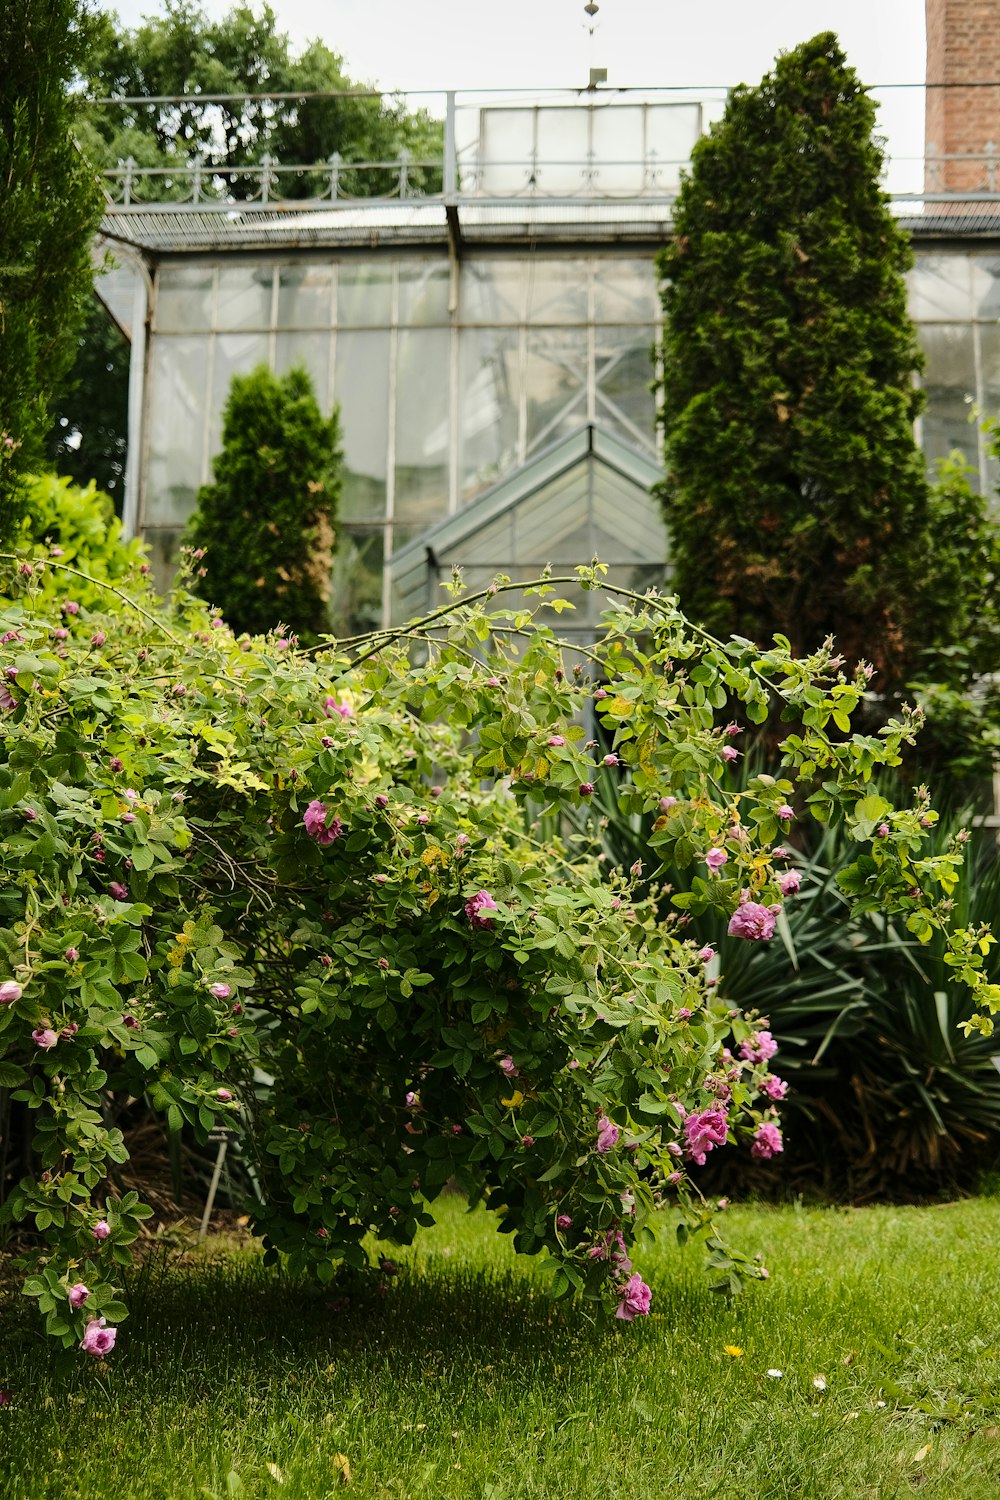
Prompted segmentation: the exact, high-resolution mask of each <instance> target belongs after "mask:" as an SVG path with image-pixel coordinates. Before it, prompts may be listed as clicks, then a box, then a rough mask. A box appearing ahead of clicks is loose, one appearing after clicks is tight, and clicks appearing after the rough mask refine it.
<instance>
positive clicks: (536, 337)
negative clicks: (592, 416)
mask: <svg viewBox="0 0 1000 1500" xmlns="http://www.w3.org/2000/svg"><path fill="white" fill-rule="evenodd" d="M586 372H587V332H586V329H584V328H560V329H553V330H547V331H543V330H540V329H533V330H531V331H530V332H529V334H528V353H527V368H526V369H525V389H526V394H527V451H528V452H529V453H530V452H531V451H532V450H533V449H535V448H538V447H543V446H545V445H546V444H548V443H551V442H554V441H555V439H556V438H559V437H562V436H563V435H564V434H565V433H566V432H570V431H572V430H573V429H574V428H576V427H579V426H580V424H581V423H582V422H584V421H585V420H586V390H585V385H586Z"/></svg>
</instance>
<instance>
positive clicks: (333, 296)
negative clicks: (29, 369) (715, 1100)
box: [101, 91, 1000, 629]
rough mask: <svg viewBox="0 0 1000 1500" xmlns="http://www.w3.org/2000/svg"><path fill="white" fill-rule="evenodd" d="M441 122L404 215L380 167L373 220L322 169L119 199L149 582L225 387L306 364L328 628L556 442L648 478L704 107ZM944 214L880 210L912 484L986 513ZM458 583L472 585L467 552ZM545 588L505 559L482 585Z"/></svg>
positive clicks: (975, 242) (376, 595)
mask: <svg viewBox="0 0 1000 1500" xmlns="http://www.w3.org/2000/svg"><path fill="white" fill-rule="evenodd" d="M445 106H446V107H445V121H446V128H445V137H444V141H445V144H444V151H445V155H444V160H443V162H442V163H441V164H440V170H441V179H440V180H441V183H442V188H441V191H428V190H424V189H421V190H420V191H419V193H418V192H416V191H415V190H414V189H412V188H411V187H410V186H409V180H410V176H411V175H412V173H413V171H414V167H415V164H412V163H408V162H406V161H403V162H401V163H397V164H396V167H395V169H394V175H393V174H389V176H390V177H391V181H390V180H389V177H387V175H386V174H387V172H388V168H387V167H386V166H385V164H382V165H380V166H378V171H379V172H381V173H382V178H385V179H386V182H385V184H383V186H384V191H383V192H381V194H380V196H376V197H370V198H357V197H344V196H343V191H344V189H343V183H342V181H341V179H340V171H339V168H338V167H337V165H336V163H335V164H333V166H331V165H330V164H325V165H323V166H322V167H320V168H316V169H312V171H313V178H314V180H313V181H312V183H311V184H310V185H309V187H308V189H306V190H304V189H303V186H302V182H301V179H302V177H303V170H302V169H299V171H298V173H297V175H295V174H293V176H292V178H291V179H290V178H288V177H287V176H284V175H283V170H284V169H282V168H281V167H280V166H278V165H277V164H274V163H266V164H265V165H264V166H262V167H260V168H257V169H251V170H255V171H256V172H257V175H258V179H259V180H258V182H257V184H256V191H255V192H254V193H253V194H252V195H251V197H250V198H249V199H241V200H240V201H238V202H237V201H236V200H234V199H233V197H232V195H231V194H230V193H228V192H227V184H226V183H225V182H219V181H206V180H205V179H204V178H203V177H202V176H201V175H200V174H199V172H198V169H197V166H196V165H195V166H192V167H191V168H189V169H188V173H187V176H186V177H185V174H184V172H181V171H178V172H175V173H174V175H173V178H172V179H171V191H172V192H173V194H174V197H173V199H171V200H170V201H149V200H150V198H151V186H150V181H149V179H148V177H144V176H143V173H142V172H141V171H140V170H138V169H135V170H133V169H132V168H131V167H129V166H125V167H123V168H122V170H121V171H120V172H119V173H117V174H112V182H111V185H110V191H111V197H112V199H113V201H112V202H111V203H110V204H109V208H108V213H107V216H106V219H105V223H104V231H105V236H106V246H107V247H108V248H110V249H111V250H112V253H113V256H114V258H115V261H116V262H117V269H115V270H113V271H112V272H111V274H110V275H108V276H106V277H104V278H103V280H102V282H101V292H102V295H103V296H104V298H105V300H106V302H107V303H108V305H109V307H110V308H111V310H112V312H113V314H114V316H115V317H116V319H117V321H118V322H119V324H120V325H121V327H122V328H123V330H124V331H125V332H126V334H127V335H128V336H129V337H130V338H131V340H132V375H131V386H130V422H129V426H130V452H131V453H132V454H133V455H138V459H136V458H135V457H133V459H132V462H131V464H130V470H129V474H128V476H127V482H126V497H125V518H126V522H127V525H128V527H129V529H130V530H132V531H138V532H141V533H142V534H143V536H144V537H145V538H146V539H147V540H148V541H149V542H150V543H152V545H153V548H154V556H155V559H156V565H157V570H158V573H159V574H160V576H166V575H167V574H168V573H169V571H170V568H171V564H172V560H173V558H174V556H175V554H176V547H177V545H178V540H179V537H180V535H181V532H182V529H183V526H184V523H185V521H186V519H187V517H188V515H189V514H190V512H191V509H192V507H193V503H194V497H195V494H196V491H197V489H198V487H199V486H200V485H201V484H203V483H205V482H206V481H207V480H208V479H209V478H210V476H211V465H212V459H213V455H214V454H216V453H217V452H218V450H219V445H220V438H221V416H222V408H223V405H224V402H225V399H226V396H227V393H228V390H229V387H230V382H231V380H232V377H233V376H234V375H236V374H241V373H246V372H248V371H249V370H251V369H252V368H253V367H254V366H255V365H257V364H258V363H260V362H261V361H264V362H266V363H267V364H269V365H270V366H271V367H272V368H273V369H275V370H276V371H279V372H281V371H284V370H286V369H288V368H289V367H290V366H292V365H294V364H304V365H305V367H306V368H307V370H308V371H309V373H310V375H311V377H312V380H313V382H314V385H315V389H316V392H317V395H318V397H319V400H320V403H321V405H322V406H323V407H324V409H325V410H326V411H329V410H330V409H331V407H332V406H333V404H334V403H336V404H337V405H338V406H339V408H340V414H341V425H342V432H343V442H344V454H345V485H344V495H343V503H342V507H341V526H340V553H339V560H338V573H339V577H338V585H337V590H336V593H337V598H338V600H339V601H340V611H341V618H340V622H339V623H340V624H341V626H348V627H350V628H358V629H360V628H365V627H368V626H371V625H373V624H378V623H381V622H382V621H384V620H387V619H389V618H390V617H391V616H392V615H393V612H394V611H395V610H397V609H398V608H401V607H402V605H401V603H400V600H401V599H402V597H403V596H402V594H401V593H400V591H399V588H398V586H397V582H396V580H398V579H399V578H401V577H402V571H401V569H402V568H403V563H402V560H399V561H397V560H398V559H403V558H406V557H409V556H411V555H415V554H414V553H413V552H412V549H414V548H417V550H418V551H419V549H420V547H423V546H425V545H426V544H427V541H428V539H429V535H430V533H431V532H432V530H433V528H436V527H438V526H439V525H440V524H441V523H442V522H445V521H446V520H447V519H448V518H451V517H455V516H457V515H459V514H460V513H461V512H463V510H464V509H465V507H468V506H470V505H472V504H473V503H474V502H476V501H477V498H478V497H481V496H482V495H483V493H484V491H487V490H489V489H490V487H492V486H495V485H496V484H497V483H498V482H499V481H502V480H504V479H505V478H506V477H507V476H509V475H511V474H513V473H515V471H521V470H522V469H523V468H524V466H525V465H529V464H530V463H531V462H532V460H533V459H535V458H536V457H537V456H538V455H541V454H545V453H546V452H547V451H548V450H549V449H550V448H551V447H552V445H553V444H557V443H558V442H559V441H560V440H561V439H563V438H566V437H569V436H571V435H576V436H577V437H578V438H579V439H580V440H581V441H586V442H591V441H593V435H594V434H595V433H598V434H600V440H601V441H610V440H611V439H614V440H615V441H616V442H617V443H618V444H619V445H621V447H622V451H624V450H626V449H627V450H628V452H629V453H630V455H632V458H633V459H634V462H635V463H636V464H637V465H639V466H640V467H641V466H642V465H647V466H649V481H648V482H652V480H653V479H654V478H655V477H656V467H657V462H658V457H659V452H660V444H659V440H658V436H657V418H656V403H655V398H654V384H655V377H656V340H657V332H658V319H659V298H658V292H657V284H656V275H655V265H654V258H655V252H656V249H657V248H658V246H659V245H661V244H663V243H664V241H665V240H666V239H667V238H668V236H669V234H670V206H671V203H672V201H673V198H674V196H675V194H676V191H677V185H678V181H679V174H680V171H681V169H682V167H683V164H684V162H685V161H686V159H687V157H688V155H689V154H690V150H691V147H692V145H693V143H694V141H695V140H696V139H697V137H698V135H699V134H700V133H701V132H702V131H703V130H704V129H705V128H706V127H707V125H708V123H709V122H710V121H711V120H712V119H714V118H716V117H717V116H718V114H719V112H720V110H721V107H722V100H721V98H719V97H713V98H707V99H697V98H694V97H691V96H684V95H682V94H678V92H677V91H673V92H671V91H667V92H666V93H665V94H664V95H657V94H655V93H653V94H645V95H641V96H635V95H631V94H623V95H619V94H617V93H610V92H609V93H607V94H605V93H603V92H600V91H589V92H588V91H583V92H581V93H580V94H576V95H572V96H568V97H567V96H564V95H554V96H542V97H541V98H533V99H530V100H529V99H525V98H520V97H511V98H506V97H504V98H502V99H500V100H496V99H494V98H488V99H486V100H482V99H474V98H466V97H464V96H455V95H449V96H448V97H447V100H446V101H445ZM423 165H424V166H425V167H426V166H427V164H423ZM359 170H363V168H361V169H357V168H356V169H355V171H356V172H357V171H359ZM371 170H372V171H375V170H376V168H375V167H374V166H373V167H372V169H371ZM382 178H380V179H379V180H380V182H382ZM174 179H176V180H174ZM303 191H306V196H303ZM941 196H942V195H935V194H932V193H925V192H923V191H919V192H918V191H904V192H901V193H899V194H897V195H896V197H897V205H896V206H897V211H898V212H899V213H900V214H901V216H903V218H904V221H905V222H906V224H907V227H908V229H909V230H910V232H911V235H912V238H913V242H914V248H915V256H916V264H915V267H914V269H913V271H912V272H911V273H910V278H909V286H910V308H911V314H912V316H913V318H914V319H915V321H916V323H917V327H918V333H919V337H920V341H921V344H922V346H923V349H924V352H925V355H926V370H925V373H924V376H923V381H924V384H925V387H926V391H927V408H926V411H925V414H924V416H923V417H922V419H921V431H920V434H919V435H920V440H921V442H922V444H923V447H924V451H925V452H926V454H927V458H928V461H933V460H934V459H936V458H938V457H941V456H943V455H945V454H946V453H948V452H949V451H950V450H951V449H953V448H956V447H959V448H962V449H963V450H964V451H965V453H966V454H967V455H968V456H969V458H970V461H971V462H972V464H973V467H974V468H975V469H977V470H978V476H977V477H978V481H979V483H980V485H982V486H983V487H984V488H990V487H992V485H993V483H994V476H993V475H992V474H991V473H990V472H989V468H990V461H989V459H988V457H987V454H986V451H985V445H984V444H983V442H982V439H981V438H980V436H979V434H978V433H977V430H976V428H975V427H973V426H970V422H969V418H970V415H971V413H972V412H973V411H974V410H975V409H977V408H981V409H983V410H987V411H990V410H996V409H997V406H998V404H1000V327H998V324H997V315H998V312H1000V249H998V247H997V245H996V241H995V235H996V229H997V222H998V221H997V218H996V216H995V212H994V209H995V203H994V202H993V201H992V199H990V198H987V195H986V194H985V193H979V194H975V193H971V192H966V193H962V194H951V195H946V196H948V199H949V201H948V202H947V203H945V204H942V203H940V202H938V201H937V199H938V198H939V197H941ZM944 208H946V209H947V210H948V212H947V213H945V212H935V209H944ZM588 434H589V436H588ZM594 472H595V473H596V474H597V476H598V480H597V482H598V484H600V483H602V482H603V472H604V471H603V469H602V468H601V467H600V466H598V467H597V469H596V470H595V471H594ZM564 499H565V497H564V496H561V495H560V496H556V497H554V498H553V501H552V503H553V504H556V505H561V504H563V503H564ZM647 513H648V514H649V515H652V509H651V508H648V507H647ZM550 529H551V534H552V535H553V537H558V536H560V535H565V534H568V533H571V532H572V530H573V526H572V525H569V526H567V527H565V528H562V527H561V524H560V523H557V522H555V521H553V523H552V526H551V528H550ZM449 534H450V533H449ZM533 545H534V544H533ZM663 546H664V542H663V534H662V531H660V530H659V529H658V527H653V526H651V527H650V529H649V531H648V534H647V536H646V540H645V543H644V551H643V552H641V554H640V555H641V558H642V561H643V564H644V565H645V566H647V567H649V568H652V569H653V570H654V571H657V572H659V573H661V574H662V571H663V567H664V564H665V561H666V559H665V554H664V551H663ZM512 547H513V550H512ZM563 550H565V548H564V549H563ZM534 551H535V552H536V553H537V552H538V546H537V545H534ZM585 551H586V555H588V556H589V555H591V552H590V551H589V550H587V549H585ZM501 554H502V555H501ZM580 555H581V556H582V555H584V554H583V553H581V554H580ZM630 557H631V554H630ZM477 559H478V560H477V562H476V567H477V568H478V567H489V566H490V565H491V564H490V562H489V560H488V559H487V558H485V556H484V554H483V552H482V548H480V549H479V550H478V551H477ZM539 560H547V559H541V558H540V555H539V556H534V555H533V556H532V557H531V558H530V559H529V558H528V557H527V555H526V554H523V553H522V551H521V550H520V543H519V542H517V543H516V544H514V543H512V545H511V546H505V547H502V548H500V550H499V551H498V552H497V555H496V558H495V559H494V561H493V564H492V566H494V567H501V566H504V567H505V568H506V569H508V570H513V571H514V572H516V571H517V569H518V568H520V567H521V566H522V564H526V563H527V562H528V561H533V562H537V561H539ZM578 560H579V559H578ZM633 560H637V559H633ZM403 571H405V569H403ZM404 592H405V591H404Z"/></svg>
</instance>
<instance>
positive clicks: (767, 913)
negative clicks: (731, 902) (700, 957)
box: [726, 900, 776, 943]
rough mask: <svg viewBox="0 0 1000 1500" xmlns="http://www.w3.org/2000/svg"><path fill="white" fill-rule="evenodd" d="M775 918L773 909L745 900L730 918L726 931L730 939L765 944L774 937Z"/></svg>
mask: <svg viewBox="0 0 1000 1500" xmlns="http://www.w3.org/2000/svg"><path fill="white" fill-rule="evenodd" d="M775 916H776V913H775V912H774V911H773V910H772V909H771V907H769V906H761V905H760V903H759V902H757V901H747V900H743V901H741V902H740V904H739V906H738V907H737V908H736V910H735V911H734V912H733V914H732V916H731V917H730V919H729V926H728V928H727V929H726V930H727V932H728V933H729V936H730V937H739V938H745V939H746V941H747V942H748V943H764V942H766V941H767V940H768V938H770V937H773V936H774V923H775Z"/></svg>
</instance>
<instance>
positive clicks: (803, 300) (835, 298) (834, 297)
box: [659, 32, 928, 689]
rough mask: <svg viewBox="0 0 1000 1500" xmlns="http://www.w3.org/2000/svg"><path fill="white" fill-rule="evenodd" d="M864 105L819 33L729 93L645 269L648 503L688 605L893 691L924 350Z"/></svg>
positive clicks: (900, 650) (868, 104)
mask: <svg viewBox="0 0 1000 1500" xmlns="http://www.w3.org/2000/svg"><path fill="white" fill-rule="evenodd" d="M874 125H875V106H874V104H873V102H872V100H871V99H870V98H869V97H868V95H867V94H866V93H865V91H864V89H863V88H862V86H861V84H860V83H859V81H858V79H857V76H856V75H855V73H854V71H853V70H852V69H851V68H849V67H848V66H847V63H846V60H845V57H844V54H843V52H842V51H841V49H840V47H839V46H838V44H837V39H836V37H835V36H834V35H833V34H832V33H830V32H825V33H823V34H822V35H820V36H816V37H814V38H813V39H812V41H809V42H806V43H804V44H803V45H802V46H800V47H798V48H796V49H795V51H793V52H790V53H788V54H787V55H785V56H783V57H781V58H780V59H779V60H778V62H777V64H776V66H775V69H774V72H773V73H771V74H769V75H768V76H767V77H765V78H764V80H763V82H762V83H761V84H760V85H759V87H755V88H750V87H740V88H738V89H736V90H735V92H734V93H733V95H732V97H731V99H730V102H729V105H728V108H727V110H726V114H725V118H724V119H723V120H722V121H721V122H720V123H719V124H718V125H717V126H716V127H715V128H714V129H713V131H712V132H711V134H710V135H708V136H706V137H705V138H704V139H703V140H701V141H700V142H699V143H698V145H697V146H696V147H695V150H694V154H693V157H692V167H691V173H690V176H689V177H688V178H687V180H686V181H685V182H684V184H683V186H682V188H681V192H680V196H679V199H678V202H677V205H676V209H675V213H674V226H675V236H674V239H673V241H672V243H671V244H670V245H669V246H668V247H667V248H666V249H665V250H664V251H663V252H662V254H661V256H660V259H659V269H660V271H661V273H662V275H663V277H664V279H665V285H664V289H663V306H664V310H665V313H666V330H665V337H664V377H663V423H664V431H665V436H666V456H667V478H666V480H665V482H664V485H663V487H662V498H663V503H664V508H665V511H666V516H667V520H668V523H669V526H670V529H671V533H672V537H673V557H674V563H675V568H676V575H675V577H676V585H677V589H678V592H679V594H680V596H681V600H682V602H683V606H684V608H685V609H686V610H687V611H688V612H689V613H690V614H691V615H692V616H693V617H694V618H695V619H698V620H701V621H704V622H705V623H707V624H710V625H712V626H713V627H714V628H716V629H718V630H722V631H730V630H735V631H737V632H739V633H741V634H744V635H747V636H750V637H752V638H754V639H758V640H762V641H767V640H769V639H770V637H771V636H772V635H773V634H774V633H775V632H780V633H782V634H784V635H786V636H787V637H788V638H789V640H790V641H791V642H792V643H793V644H794V646H795V648H796V649H811V648H812V647H814V646H816V645H817V644H818V643H819V642H820V641H822V639H823V638H824V637H825V636H826V635H827V634H829V633H834V634H836V637H837V640H838V643H839V644H840V646H841V647H842V649H843V650H844V652H845V654H846V655H848V656H849V657H851V658H866V659H868V660H870V661H873V662H874V664H875V666H876V668H877V670H878V673H879V678H878V682H879V686H881V687H882V688H883V689H885V688H890V687H892V686H893V685H895V684H897V683H899V682H900V681H902V680H904V679H905V674H906V670H907V666H908V663H909V660H910V659H911V658H912V654H913V652H914V650H915V649H916V646H917V644H918V639H919V636H920V626H919V622H918V621H917V619H916V618H915V616H916V610H917V607H918V603H919V594H920V589H921V581H922V569H923V566H924V564H925V561H926V554H924V555H922V553H923V545H922V544H923V541H924V539H925V535H926V529H927V525H928V486H927V482H926V477H925V470H924V461H923V458H922V455H921V453H920V451H919V449H918V448H917V446H916V443H915V441H914V436H913V421H914V418H915V417H916V415H917V413H918V411H919V410H920V405H921V395H920V393H919V391H918V390H917V389H916V388H915V385H914V373H915V371H917V370H919V368H920V366H921V355H920V351H919V348H918V345H917V341H916V335H915V331H914V328H913V325H912V323H911V321H910V319H909V316H908V313H907V307H906V289H905V285H904V281H903V273H904V272H905V271H906V269H907V268H908V266H909V265H910V263H911V255H910V250H909V245H908V242H907V239H906V236H905V234H904V233H903V231H902V230H901V229H900V228H899V226H898V225H897V224H896V222H895V221H894V220H893V218H892V216H891V214H890V211H889V207H888V203H887V199H886V197H885V194H884V193H883V192H882V190H881V188H880V186H879V176H880V172H881V169H882V151H881V149H880V147H879V145H878V143H877V142H876V141H875V140H874V139H873V136H872V131H873V127H874Z"/></svg>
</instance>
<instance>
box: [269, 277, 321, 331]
mask: <svg viewBox="0 0 1000 1500" xmlns="http://www.w3.org/2000/svg"><path fill="white" fill-rule="evenodd" d="M332 321H333V270H332V268H331V267H330V266H308V265H302V266H281V267H279V269H278V327H279V328H329V327H330V325H331V323H332Z"/></svg>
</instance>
